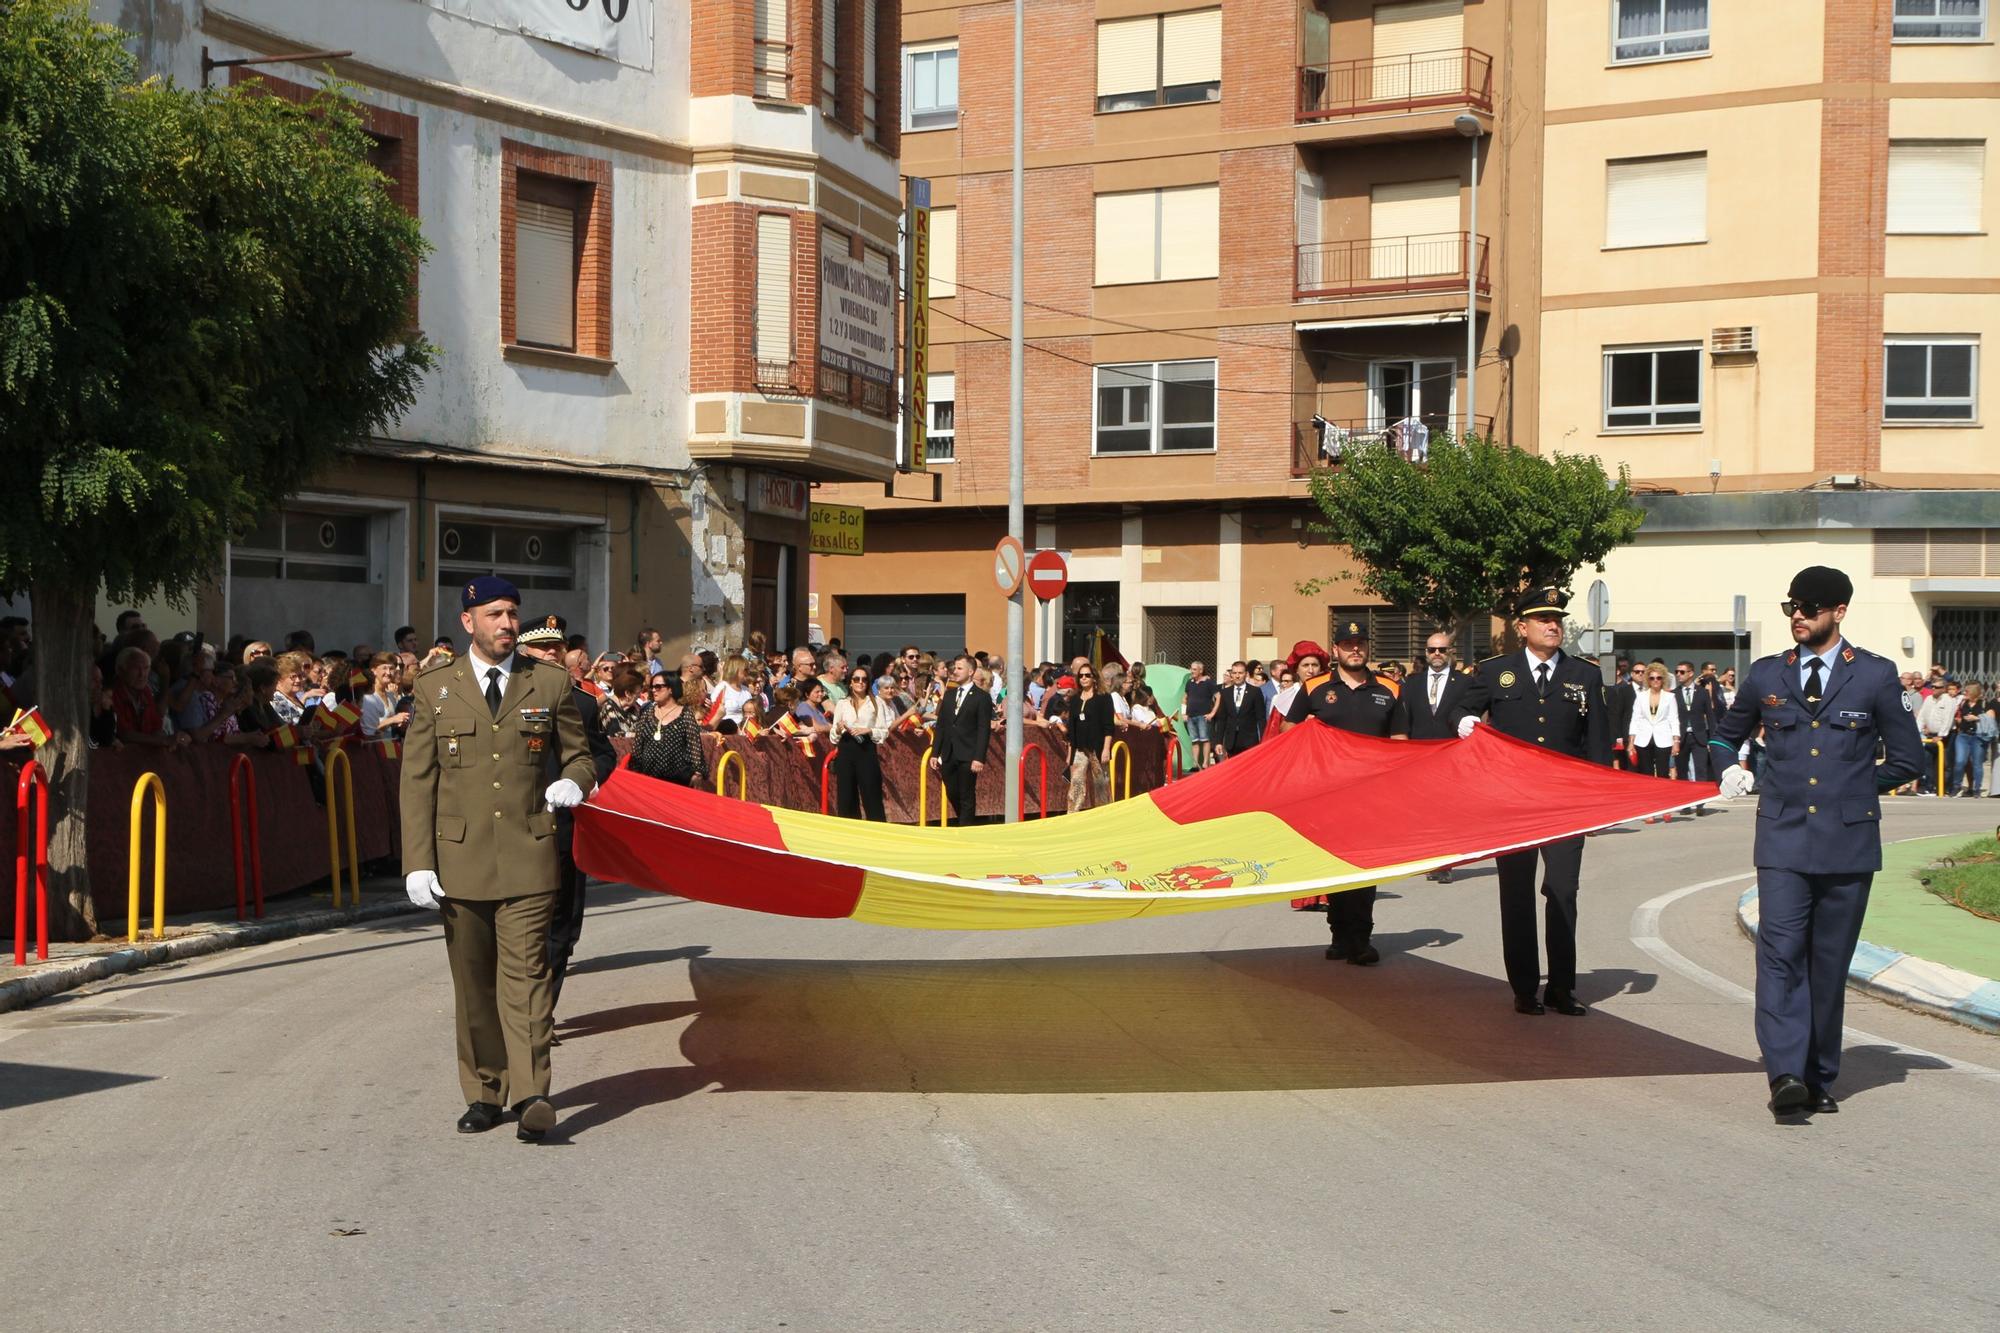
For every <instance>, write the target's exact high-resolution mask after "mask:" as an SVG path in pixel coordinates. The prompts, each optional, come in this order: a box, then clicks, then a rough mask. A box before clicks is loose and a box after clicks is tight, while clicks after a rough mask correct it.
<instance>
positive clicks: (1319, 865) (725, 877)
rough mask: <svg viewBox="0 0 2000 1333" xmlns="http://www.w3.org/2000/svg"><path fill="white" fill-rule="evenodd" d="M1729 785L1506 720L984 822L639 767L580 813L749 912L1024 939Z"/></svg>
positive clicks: (1284, 753) (1237, 901)
mask: <svg viewBox="0 0 2000 1333" xmlns="http://www.w3.org/2000/svg"><path fill="white" fill-rule="evenodd" d="M1716 795H1717V791H1716V788H1715V787H1714V786H1713V785H1712V784H1708V783H1684V782H1668V781H1665V780H1662V779H1659V778H1648V777H1640V776H1638V775H1636V774H1631V773H1620V772H1616V771H1614V770H1612V769H1608V768H1603V767H1600V766H1598V765H1595V764H1588V763H1585V762H1583V761H1582V760H1578V759H1571V758H1568V757H1566V756H1563V755H1559V754H1553V753H1551V752H1549V751H1547V750H1544V749H1541V748H1539V747H1537V746H1533V745H1528V744H1526V743H1524V742H1522V741H1517V740H1513V739H1510V738H1509V737H1506V736H1502V735H1501V734H1499V733H1498V732H1496V731H1494V730H1493V729H1492V728H1491V727H1481V728H1479V729H1478V730H1477V731H1475V732H1474V733H1473V734H1472V736H1471V737H1470V738H1469V739H1467V740H1463V741H1387V740H1375V739H1372V738H1369V737H1365V736H1356V735H1354V734H1352V733H1351V732H1345V731H1336V730H1334V729H1333V728H1331V727H1326V726H1322V725H1319V724H1316V723H1315V724H1309V725H1306V726H1301V727H1294V728H1293V729H1292V730H1290V731H1288V732H1286V733H1284V734H1283V735H1282V736H1278V737H1275V738H1273V739H1271V740H1268V741H1265V742H1264V743H1263V744H1262V745H1259V746H1256V747H1255V748H1254V749H1251V750H1249V751H1246V752H1245V753H1243V754H1241V755H1237V756H1235V757H1233V758H1231V759H1229V760H1228V761H1227V762H1225V763H1222V764H1218V765H1216V766H1214V767H1211V768H1208V769H1205V770H1203V771H1202V772H1201V773H1198V774H1196V775H1194V776H1192V777H1189V778H1184V779H1182V780H1180V781H1178V782H1175V783H1173V784H1171V785H1169V786H1166V787H1162V788H1159V789H1158V790H1155V791H1152V792H1148V793H1146V794H1145V795H1143V796H1138V797H1135V798H1132V799H1130V800H1125V801H1118V802H1114V803H1112V804H1111V805H1107V806H1101V807H1099V808H1097V809H1095V810H1087V811H1084V812H1082V813H1080V814H1073V815H1065V816H1062V817H1060V818H1056V819H1051V820H1047V821H1042V820H1034V821H1030V822H1025V823H1020V824H1014V825H1006V826H999V825H995V826H978V827H973V828H963V829H961V828H947V829H928V828H912V827H907V826H903V825H893V824H871V823H864V822H862V821H859V820H850V819H837V818H833V817H831V816H826V815H819V814H809V813H806V812H803V811H798V810H786V809H780V808H777V807H774V806H764V805H752V804H749V803H747V802H744V801H738V800H731V799H728V798H725V797H721V796H716V795H713V794H711V793H708V792H704V791H695V790H691V789H689V788H686V787H679V786H672V785H669V784H667V783H664V782H658V781H655V780H653V779H651V778H647V777H643V776H640V775H638V774H635V773H633V772H631V771H630V770H629V769H624V768H621V769H619V770H618V771H617V772H616V773H613V774H612V776H611V780H610V781H609V782H607V783H605V784H604V785H603V786H602V787H600V788H598V790H597V792H596V793H595V794H594V795H593V796H592V797H591V798H590V800H589V801H588V802H587V803H585V804H584V805H583V806H581V807H579V808H578V810H577V812H576V862H577V865H578V866H579V867H580V868H582V869H583V870H584V871H585V872H587V873H589V874H592V875H595V876H597V877H598V878H600V879H607V880H615V881H620V882H623V883H626V884H632V885H636V886H638V887H640V888H647V889H656V890H659V891H661V892H664V893H675V894H679V895H681V896H683V897H687V898H697V899H700V900H702V901H704V902H711V903H720V904H722V905H724V906H728V907H747V908H751V909H753V910H755V911H760V912H774V913H779V914H782V915H786V916H804V917H851V918H853V919H854V920H856V921H872V922H875V923H877V924H881V925H892V926H924V927H931V928H935V929H944V930H976V929H989V930H1003V929H1010V928H1014V927H1021V926H1067V925H1078V924H1081V923H1084V922H1092V921H1112V920H1118V919H1121V918H1125V917H1136V916H1158V915H1162V914H1164V913H1169V912H1193V911H1202V910H1205V909H1208V908H1215V907H1237V906H1241V905H1244V904H1247V903H1260V902H1284V901H1287V900H1289V899H1292V898H1297V897H1301V896H1303V895H1309V894H1317V893H1328V892H1335V891H1338V890H1340V889H1344V888H1355V887H1359V886H1361V885H1364V884H1374V883H1378V882H1380V881H1383V880H1390V879H1398V878H1401V877H1403V876H1406V875H1414V874H1421V873H1423V872H1425V871H1428V870H1434V869H1437V868H1438V867H1440V866H1448V865H1454V864H1457V863H1459V862H1464V861H1476V860H1480V859H1482V858H1484V857H1488V856H1492V855H1494V854H1495V853H1497V852H1505V851H1513V850H1517V849H1520V848H1526V847H1534V846H1538V845H1540V844H1542V843H1546V842H1554V841H1556V840H1558V839H1562V838H1567V837H1572V836H1575V835H1577V834H1580V833H1584V832H1587V831H1589V830H1591V829H1598V828H1605V827H1608V826H1610V825H1612V824H1619V823H1624V822H1626V821H1628V820H1634V819H1641V818H1644V817H1646V816H1648V815H1658V814H1664V813H1666V812H1668V811H1672V810H1678V809H1681V808H1682V807H1684V806H1687V805H1692V804H1698V803H1699V802H1701V801H1704V800H1708V799H1712V798H1714V797H1715V796H1716Z"/></svg>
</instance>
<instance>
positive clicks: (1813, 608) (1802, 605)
mask: <svg viewBox="0 0 2000 1333" xmlns="http://www.w3.org/2000/svg"><path fill="white" fill-rule="evenodd" d="M1778 609H1779V610H1780V611H1783V612H1784V613H1785V614H1786V615H1788V616H1804V617H1805V618H1806V619H1807V620H1811V619H1812V618H1813V617H1815V616H1817V615H1818V614H1819V613H1820V612H1822V611H1824V610H1826V608H1825V607H1823V606H1821V605H1820V604H1819V603H1818V602H1779V603H1778Z"/></svg>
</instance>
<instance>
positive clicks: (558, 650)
mask: <svg viewBox="0 0 2000 1333" xmlns="http://www.w3.org/2000/svg"><path fill="white" fill-rule="evenodd" d="M567 628H568V626H567V624H566V622H565V621H564V620H563V618H562V617H561V616H544V617H543V618H542V619H541V620H539V621H537V622H535V623H534V624H533V625H531V626H530V627H529V628H527V629H524V630H522V631H521V635H520V638H519V639H517V640H516V641H515V642H516V644H517V646H518V647H519V648H520V650H521V651H522V652H523V653H526V654H527V655H528V656H529V657H532V658H535V659H537V660H538V661H543V662H547V663H548V664H549V665H550V666H552V667H555V668H556V669H557V670H561V669H562V658H563V649H564V648H565V647H566V646H567V645H566V640H565V639H564V637H563V634H564V631H565V630H566V629H567ZM570 701H571V702H573V703H574V704H575V705H576V712H577V716H578V717H580V718H581V719H582V720H583V739H584V742H585V744H586V745H588V746H589V747H590V766H591V769H592V770H593V771H594V772H595V773H596V774H597V781H598V782H599V783H600V784H602V783H603V782H604V781H605V780H606V779H608V778H609V777H610V776H611V770H612V769H614V768H616V767H618V752H617V751H616V750H614V749H612V748H611V742H610V741H609V740H607V739H605V735H604V725H603V723H602V722H600V721H599V720H598V716H597V696H596V695H594V694H592V693H591V692H590V691H589V690H586V689H584V688H583V687H582V686H581V685H579V684H577V683H576V680H575V678H574V677H572V678H571V680H570ZM555 762H556V760H555V756H554V754H553V753H551V755H550V756H549V765H550V766H551V768H553V766H554V764H555ZM555 776H558V775H555V774H553V773H552V774H551V780H553V778H554V777H555ZM584 794H585V795H586V796H588V795H589V793H588V792H586V793H584ZM556 859H557V863H558V865H559V866H560V868H561V878H559V879H558V880H557V881H556V913H555V917H554V918H553V919H552V920H551V921H550V922H549V1011H550V1012H551V1013H554V1011H555V1006H556V1002H557V1001H558V1000H560V999H561V998H562V985H563V978H564V977H565V976H567V975H568V974H569V959H570V955H571V954H573V953H575V952H576V945H577V941H578V940H581V939H582V938H583V907H584V892H583V891H584V880H585V878H586V877H585V875H584V873H583V872H582V871H580V870H578V869H577V868H576V819H575V817H574V816H572V815H571V814H570V812H569V811H567V810H558V811H557V812H556ZM551 1040H552V1041H554V1043H555V1044H557V1045H561V1044H562V1038H560V1037H554V1038H552V1039H551Z"/></svg>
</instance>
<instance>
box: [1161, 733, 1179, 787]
mask: <svg viewBox="0 0 2000 1333" xmlns="http://www.w3.org/2000/svg"><path fill="white" fill-rule="evenodd" d="M1166 765H1167V771H1166V780H1165V781H1164V782H1162V783H1161V784H1160V785H1161V786H1163V787H1171V786H1173V784H1174V779H1175V778H1178V777H1181V776H1183V774H1182V772H1181V740H1180V737H1178V736H1176V735H1174V733H1173V732H1171V731H1170V732H1168V733H1167V759H1166Z"/></svg>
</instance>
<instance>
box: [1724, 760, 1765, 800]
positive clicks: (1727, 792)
mask: <svg viewBox="0 0 2000 1333" xmlns="http://www.w3.org/2000/svg"><path fill="white" fill-rule="evenodd" d="M1717 781H1719V782H1721V784H1722V794H1723V795H1724V796H1748V795H1749V794H1750V793H1751V792H1753V791H1755V790H1757V779H1756V778H1755V777H1753V776H1751V773H1750V770H1749V769H1747V768H1745V767H1743V765H1741V764H1731V765H1730V766H1729V767H1728V768H1725V769H1723V770H1722V776H1721V777H1720V778H1719V779H1717Z"/></svg>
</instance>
